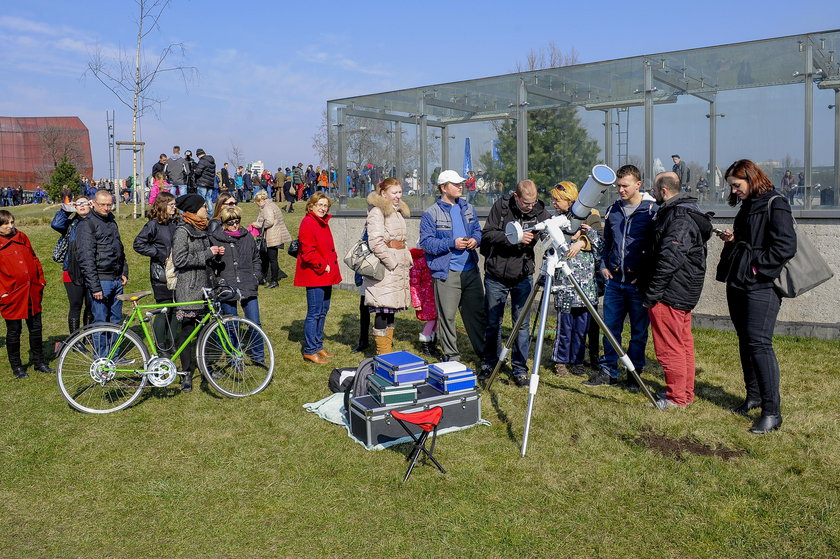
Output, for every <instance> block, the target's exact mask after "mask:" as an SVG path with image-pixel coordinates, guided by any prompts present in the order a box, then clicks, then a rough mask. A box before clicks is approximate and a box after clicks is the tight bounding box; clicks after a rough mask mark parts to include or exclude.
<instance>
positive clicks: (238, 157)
mask: <svg viewBox="0 0 840 559" xmlns="http://www.w3.org/2000/svg"><path fill="white" fill-rule="evenodd" d="M227 158H228V161H230V162H231V163H233V168H234V169H238V168H239V166H240V165H242V162H243V161H245V152H244V151H242V148H241V147H239V146H238V145H236V143H235V142H234V141H233V138H231V139H230V149H229V150H228V151H227Z"/></svg>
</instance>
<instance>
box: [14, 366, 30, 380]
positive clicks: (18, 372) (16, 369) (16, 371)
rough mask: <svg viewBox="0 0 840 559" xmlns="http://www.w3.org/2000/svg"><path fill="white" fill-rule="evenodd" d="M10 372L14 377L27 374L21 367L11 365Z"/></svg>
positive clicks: (23, 376)
mask: <svg viewBox="0 0 840 559" xmlns="http://www.w3.org/2000/svg"><path fill="white" fill-rule="evenodd" d="M12 374H14V375H15V378H26V377H28V376H29V375H27V374H26V369H24V368H23V367H12Z"/></svg>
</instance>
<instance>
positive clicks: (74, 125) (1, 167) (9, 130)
mask: <svg viewBox="0 0 840 559" xmlns="http://www.w3.org/2000/svg"><path fill="white" fill-rule="evenodd" d="M63 155H67V157H68V158H69V159H70V162H71V163H73V164H74V165H76V168H77V169H78V170H79V174H80V175H84V176H86V177H93V158H92V157H91V152H90V134H89V133H88V129H87V126H85V125H84V123H82V121H81V120H80V119H79V117H75V116H57V117H8V116H0V186H12V187H16V186H17V185H19V184H20V185H23V187H24V188H25V189H27V190H33V189H34V188H35V186H36V185H39V184H43V183H45V182H46V181H47V179H48V177H49V175H50V173H51V172H52V170H53V168H54V167H55V164H56V163H58V162H59V161H60V160H61V157H62V156H63Z"/></svg>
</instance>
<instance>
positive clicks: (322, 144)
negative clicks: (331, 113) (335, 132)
mask: <svg viewBox="0 0 840 559" xmlns="http://www.w3.org/2000/svg"><path fill="white" fill-rule="evenodd" d="M327 120H328V119H327V109H324V110H323V111H322V112H321V123H320V124H319V125H318V129H317V130H316V131H315V133H314V134H312V149H313V150H315V155H316V156H317V157H318V162H319V163H320V164H321V166H330V165H332V166H334V167H337V166H338V164H337V162H336V161H332V160H331V159H330V147H329V146H330V142H334V141H335V138H334V137H332V138H331V137H330V124H329V122H328V121H327Z"/></svg>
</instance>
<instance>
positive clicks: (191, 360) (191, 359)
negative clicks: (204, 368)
mask: <svg viewBox="0 0 840 559" xmlns="http://www.w3.org/2000/svg"><path fill="white" fill-rule="evenodd" d="M202 318H204V316H203V315H199V316H196V317H187V316H185V317H184V319H183V320H181V321H180V322H181V330H180V331H179V332H178V334H177V336H176V337H175V349H178V348H179V347H181V344H182V343H184V340H186V339H187V336H189V335H190V334H192V331H193V330H194V329H195V326H196V324H198V323H199V322H201V319H202ZM196 340H198V336H197V335H196V337H195V338H193V339H192V341H191V342H190V343H189V345H187V347H185V348H184V351H183V352H182V353H181V370H182V371H186V372H187V374H190V375H191V374H192V373H193V372H194V371H195V370H196V368H198V361H197V359H196V356H195V347H196ZM173 353H174V351H173Z"/></svg>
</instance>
